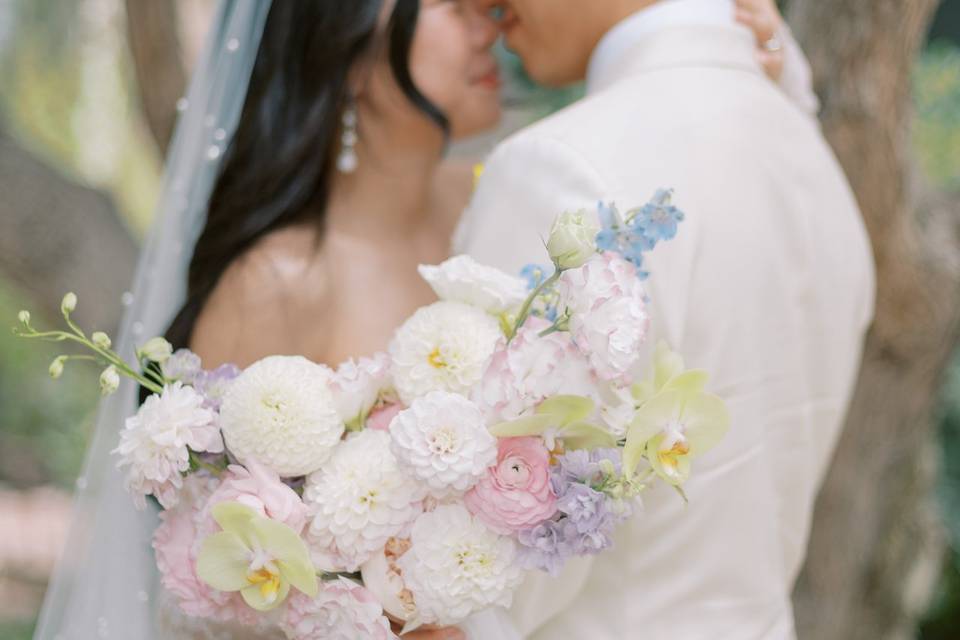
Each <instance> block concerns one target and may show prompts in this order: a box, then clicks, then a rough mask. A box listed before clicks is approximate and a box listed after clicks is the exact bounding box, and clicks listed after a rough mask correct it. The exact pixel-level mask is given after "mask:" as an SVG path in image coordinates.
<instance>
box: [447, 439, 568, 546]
mask: <svg viewBox="0 0 960 640" xmlns="http://www.w3.org/2000/svg"><path fill="white" fill-rule="evenodd" d="M497 445H498V446H497V464H496V465H494V466H492V467H490V468H489V469H488V470H487V475H485V476H484V477H483V479H481V480H480V482H478V483H477V484H476V485H475V486H474V488H473V489H471V490H470V492H468V493H467V495H466V496H465V497H464V503H465V504H466V506H467V508H468V509H469V510H470V512H471V513H473V514H474V515H475V516H477V517H478V518H480V519H481V520H482V521H483V522H484V523H485V524H486V525H487V526H489V527H490V528H491V529H493V530H494V531H496V532H497V533H500V534H504V535H509V534H511V533H513V532H515V531H519V530H521V529H529V528H530V527H533V526H534V525H537V524H539V523H541V522H543V521H544V520H546V519H548V518H550V517H551V516H552V515H553V514H554V513H556V511H557V506H556V503H557V497H556V496H555V495H554V493H553V488H552V487H551V486H550V468H549V467H550V453H549V452H548V451H547V448H546V447H545V446H544V445H543V441H542V440H540V438H535V437H526V438H502V439H501V440H500V441H499V442H498V443H497Z"/></svg>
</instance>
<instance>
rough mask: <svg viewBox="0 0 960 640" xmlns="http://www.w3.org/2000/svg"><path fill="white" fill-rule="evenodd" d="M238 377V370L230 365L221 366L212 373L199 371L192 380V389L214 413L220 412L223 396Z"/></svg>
mask: <svg viewBox="0 0 960 640" xmlns="http://www.w3.org/2000/svg"><path fill="white" fill-rule="evenodd" d="M239 375H240V369H239V368H238V367H237V366H235V365H232V364H222V365H220V366H219V367H217V368H216V369H214V370H213V371H201V372H200V373H198V374H197V376H196V377H195V378H194V380H193V388H194V389H196V390H197V391H198V392H199V393H200V394H202V395H203V397H204V399H205V400H206V402H205V403H204V404H205V405H206V406H207V407H209V408H210V409H213V410H214V411H220V405H221V403H222V402H223V396H224V395H225V394H226V392H227V389H228V388H229V386H230V383H231V382H232V381H233V379H234V378H236V377H237V376H239Z"/></svg>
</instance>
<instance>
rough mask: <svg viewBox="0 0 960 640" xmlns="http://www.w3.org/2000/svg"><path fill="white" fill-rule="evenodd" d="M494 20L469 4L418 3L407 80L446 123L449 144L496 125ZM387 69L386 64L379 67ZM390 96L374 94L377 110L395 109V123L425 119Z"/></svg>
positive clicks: (451, 0)
mask: <svg viewBox="0 0 960 640" xmlns="http://www.w3.org/2000/svg"><path fill="white" fill-rule="evenodd" d="M497 35H498V33H497V28H496V24H495V23H494V22H493V20H492V19H491V18H490V17H489V16H488V15H486V14H484V13H482V12H481V11H479V10H478V9H477V7H476V5H475V3H474V2H473V0H421V2H420V13H419V18H418V20H417V24H416V30H415V32H414V37H413V42H412V44H411V47H410V57H409V61H408V65H409V70H410V76H411V78H412V80H413V83H414V85H415V86H416V87H417V89H418V90H419V91H420V93H422V94H423V95H424V97H426V98H427V100H429V101H430V103H432V104H433V106H435V107H436V108H437V109H439V110H440V111H441V112H442V113H443V115H444V116H446V117H447V119H448V121H449V123H450V134H451V136H452V137H453V138H463V137H467V136H470V135H474V134H477V133H480V132H482V131H484V130H486V129H489V128H491V127H494V126H496V124H497V122H498V121H499V119H500V74H499V69H498V67H497V61H496V58H494V56H493V52H492V50H491V49H492V46H493V43H494V42H495V40H496V38H497ZM381 62H382V64H383V65H384V67H387V66H388V65H387V61H385V60H384V61H381ZM383 71H384V73H382V74H381V73H378V74H376V75H378V76H379V77H380V78H381V79H385V78H387V77H389V78H390V83H391V84H393V85H394V86H393V87H392V88H391V90H388V91H384V92H380V91H378V92H376V93H377V94H379V95H378V96H377V98H379V99H377V100H376V101H377V102H378V103H379V106H380V107H381V108H390V105H391V104H392V105H394V106H395V107H398V108H399V109H401V110H402V111H403V112H404V113H403V114H401V113H398V112H397V111H396V110H395V109H394V114H395V116H397V117H398V118H403V117H404V115H406V116H413V117H416V118H420V119H423V118H425V116H424V114H423V112H422V111H421V110H420V109H419V108H418V107H417V106H415V105H413V104H412V103H411V102H410V100H408V99H406V98H405V97H401V96H399V95H398V93H399V87H396V85H395V83H394V82H393V80H392V74H390V73H389V71H388V70H387V69H386V68H384V69H383Z"/></svg>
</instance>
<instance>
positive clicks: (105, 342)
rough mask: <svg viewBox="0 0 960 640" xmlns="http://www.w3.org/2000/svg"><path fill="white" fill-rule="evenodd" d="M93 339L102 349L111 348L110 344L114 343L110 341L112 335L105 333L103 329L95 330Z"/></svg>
mask: <svg viewBox="0 0 960 640" xmlns="http://www.w3.org/2000/svg"><path fill="white" fill-rule="evenodd" d="M91 339H92V340H93V344H95V345H97V346H98V347H100V348H101V349H109V348H110V345H111V344H112V343H111V342H110V336H108V335H107V334H105V333H104V332H103V331H94V332H93V335H92V336H91Z"/></svg>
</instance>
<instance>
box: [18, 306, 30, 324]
mask: <svg viewBox="0 0 960 640" xmlns="http://www.w3.org/2000/svg"><path fill="white" fill-rule="evenodd" d="M17 320H19V321H20V324H22V325H23V326H27V325H29V324H30V312H29V311H27V310H26V309H24V310H23V311H21V312H20V313H18V314H17Z"/></svg>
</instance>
